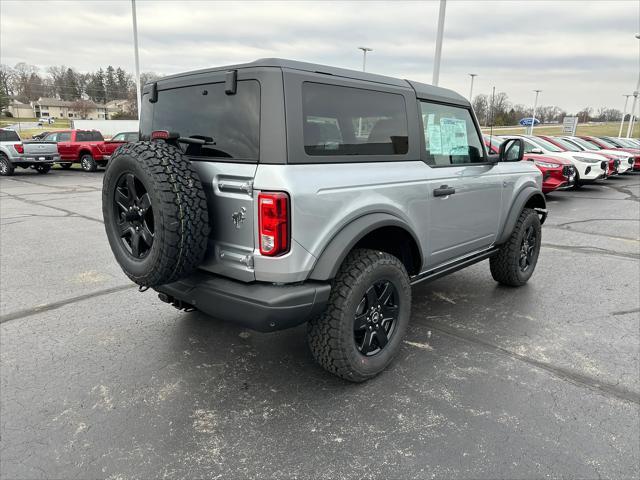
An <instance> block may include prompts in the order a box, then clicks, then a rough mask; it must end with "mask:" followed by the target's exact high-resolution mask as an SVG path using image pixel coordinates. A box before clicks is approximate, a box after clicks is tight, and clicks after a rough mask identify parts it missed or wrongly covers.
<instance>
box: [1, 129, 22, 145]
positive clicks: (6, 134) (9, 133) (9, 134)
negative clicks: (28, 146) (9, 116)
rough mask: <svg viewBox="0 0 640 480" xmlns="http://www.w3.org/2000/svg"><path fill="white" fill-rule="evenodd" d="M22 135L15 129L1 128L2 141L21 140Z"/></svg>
mask: <svg viewBox="0 0 640 480" xmlns="http://www.w3.org/2000/svg"><path fill="white" fill-rule="evenodd" d="M19 141H20V137H19V136H18V134H17V133H16V132H14V131H13V130H0V142H19Z"/></svg>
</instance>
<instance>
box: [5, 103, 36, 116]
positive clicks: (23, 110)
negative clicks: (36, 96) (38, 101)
mask: <svg viewBox="0 0 640 480" xmlns="http://www.w3.org/2000/svg"><path fill="white" fill-rule="evenodd" d="M7 111H8V112H9V113H11V115H13V116H14V117H16V118H33V107H32V106H31V105H30V104H28V103H22V102H19V101H18V100H16V99H11V101H10V102H9V106H8V107H7Z"/></svg>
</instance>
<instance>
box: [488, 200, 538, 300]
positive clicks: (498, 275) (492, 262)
mask: <svg viewBox="0 0 640 480" xmlns="http://www.w3.org/2000/svg"><path fill="white" fill-rule="evenodd" d="M531 215H534V216H536V217H537V213H536V212H535V210H533V209H531V208H524V209H523V210H522V212H521V213H520V217H518V221H517V222H516V225H515V227H514V228H513V232H511V236H510V237H509V240H508V241H507V242H506V243H505V244H504V245H503V246H502V247H501V248H500V250H499V251H498V253H497V254H496V255H494V256H493V257H491V258H490V259H489V268H490V270H491V276H492V277H493V279H494V280H495V281H496V282H498V283H501V284H503V285H507V286H510V287H520V286H522V285H524V284H525V283H527V282H526V281H524V282H523V281H522V279H521V278H520V276H519V275H518V271H519V269H520V265H519V264H518V259H519V253H520V232H521V231H522V228H523V225H524V223H525V221H526V220H527V218H529V216H531ZM538 242H541V237H540V232H538Z"/></svg>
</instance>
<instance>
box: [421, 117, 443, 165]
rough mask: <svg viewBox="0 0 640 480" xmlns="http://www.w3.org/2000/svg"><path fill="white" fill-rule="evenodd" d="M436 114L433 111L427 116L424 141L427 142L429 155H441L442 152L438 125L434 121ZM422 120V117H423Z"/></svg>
mask: <svg viewBox="0 0 640 480" xmlns="http://www.w3.org/2000/svg"><path fill="white" fill-rule="evenodd" d="M435 119H436V116H435V115H434V114H433V113H430V114H429V115H428V116H427V121H426V124H427V131H426V132H425V133H426V135H425V137H426V138H425V143H426V144H427V147H428V150H429V153H430V154H431V155H441V154H442V141H441V134H440V125H437V124H436V122H435ZM423 121H424V117H423Z"/></svg>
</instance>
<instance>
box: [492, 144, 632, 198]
mask: <svg viewBox="0 0 640 480" xmlns="http://www.w3.org/2000/svg"><path fill="white" fill-rule="evenodd" d="M512 138H520V139H522V141H523V142H524V147H525V149H524V159H523V161H529V162H534V163H535V165H536V166H537V167H538V169H540V171H541V172H542V175H543V184H542V190H543V192H544V193H549V192H552V191H554V190H563V189H567V188H580V187H581V186H582V185H584V184H588V183H594V182H596V181H598V180H602V179H605V178H608V177H610V176H612V175H621V174H623V173H626V172H629V171H633V170H638V171H640V142H638V141H637V140H635V139H629V138H615V137H593V136H556V137H554V136H549V135H537V136H532V135H497V136H490V135H484V142H485V145H486V146H487V150H489V152H490V153H494V154H497V153H498V152H499V150H500V145H501V144H502V142H504V141H505V140H508V139H512Z"/></svg>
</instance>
